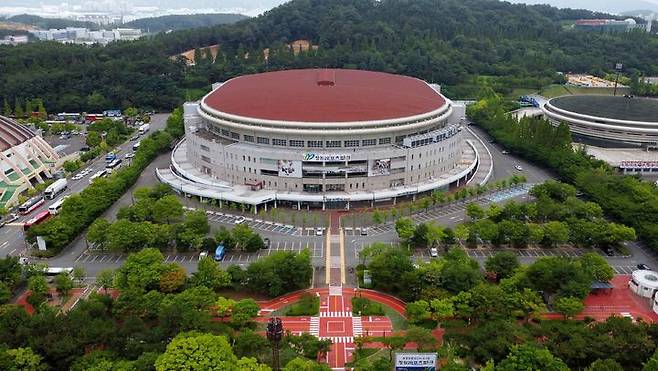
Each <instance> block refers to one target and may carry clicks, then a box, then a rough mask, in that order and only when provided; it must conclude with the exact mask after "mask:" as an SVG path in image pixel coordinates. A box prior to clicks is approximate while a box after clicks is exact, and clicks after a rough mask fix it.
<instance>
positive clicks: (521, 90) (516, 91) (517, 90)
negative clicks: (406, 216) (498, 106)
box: [505, 88, 537, 99]
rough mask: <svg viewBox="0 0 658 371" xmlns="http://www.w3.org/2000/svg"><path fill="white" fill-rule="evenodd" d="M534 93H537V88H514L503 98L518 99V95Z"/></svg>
mask: <svg viewBox="0 0 658 371" xmlns="http://www.w3.org/2000/svg"><path fill="white" fill-rule="evenodd" d="M535 93H537V89H532V88H515V89H514V90H512V92H511V93H509V94H507V95H506V96H505V99H518V98H519V97H520V96H523V95H528V94H535Z"/></svg>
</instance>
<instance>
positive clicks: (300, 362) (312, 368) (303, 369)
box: [283, 357, 331, 371]
mask: <svg viewBox="0 0 658 371" xmlns="http://www.w3.org/2000/svg"><path fill="white" fill-rule="evenodd" d="M330 370H331V368H330V367H329V366H328V365H326V364H319V363H317V362H314V361H312V360H310V359H304V358H300V357H297V358H293V359H291V360H290V361H289V362H288V363H286V365H285V366H284V367H283V371H330Z"/></svg>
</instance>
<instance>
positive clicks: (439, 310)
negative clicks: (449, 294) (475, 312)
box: [430, 299, 455, 322]
mask: <svg viewBox="0 0 658 371" xmlns="http://www.w3.org/2000/svg"><path fill="white" fill-rule="evenodd" d="M430 309H431V311H432V317H433V319H434V320H436V321H437V322H438V321H441V320H445V319H447V318H451V317H453V316H454V315H455V307H454V306H453V304H452V301H451V300H450V299H434V300H432V302H431V303H430Z"/></svg>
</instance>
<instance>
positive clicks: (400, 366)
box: [395, 353, 436, 371]
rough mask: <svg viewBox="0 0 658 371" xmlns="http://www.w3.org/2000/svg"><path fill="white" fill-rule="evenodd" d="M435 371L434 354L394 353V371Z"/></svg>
mask: <svg viewBox="0 0 658 371" xmlns="http://www.w3.org/2000/svg"><path fill="white" fill-rule="evenodd" d="M421 370H422V371H435V370H436V353H396V354H395V371H421Z"/></svg>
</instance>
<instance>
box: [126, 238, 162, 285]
mask: <svg viewBox="0 0 658 371" xmlns="http://www.w3.org/2000/svg"><path fill="white" fill-rule="evenodd" d="M165 271H167V265H166V264H165V263H164V256H162V253H161V252H160V251H158V250H156V249H153V248H147V249H143V250H141V251H139V252H136V253H133V254H130V255H128V258H127V259H126V261H125V263H123V265H122V266H121V268H119V269H117V271H116V275H115V285H116V287H117V288H118V289H121V290H147V291H148V290H157V289H158V288H159V287H160V277H161V276H162V274H163V273H164V272H165Z"/></svg>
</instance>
